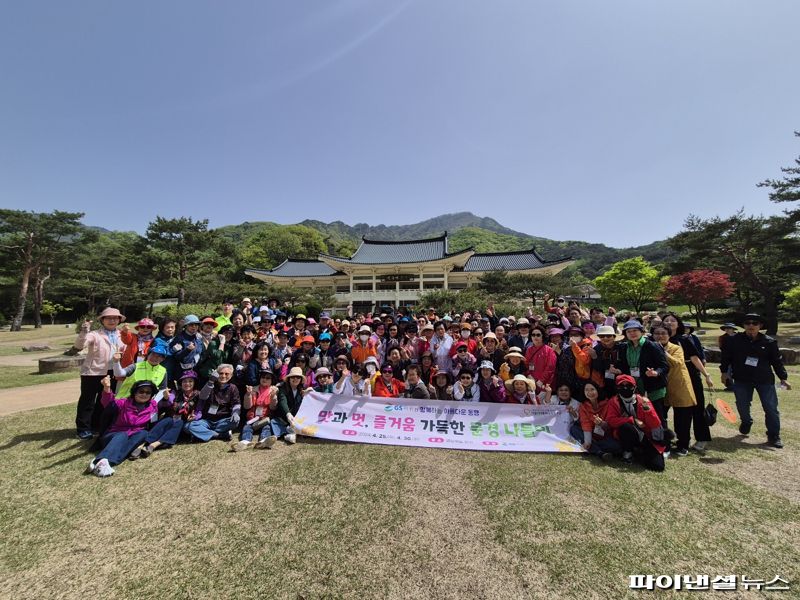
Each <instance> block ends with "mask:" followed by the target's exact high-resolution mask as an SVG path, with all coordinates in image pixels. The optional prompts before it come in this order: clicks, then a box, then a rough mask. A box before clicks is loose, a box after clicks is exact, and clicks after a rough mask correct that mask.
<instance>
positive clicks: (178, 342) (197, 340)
mask: <svg viewBox="0 0 800 600" xmlns="http://www.w3.org/2000/svg"><path fill="white" fill-rule="evenodd" d="M199 330H200V319H199V318H197V315H192V314H189V315H186V316H185V317H184V318H183V326H182V327H181V331H180V333H178V334H177V335H176V336H175V337H174V338H173V340H172V345H171V346H170V348H169V349H170V352H172V355H173V356H174V357H175V362H177V363H178V365H179V366H180V368H181V370H182V371H190V370H191V371H194V370H195V369H196V368H197V365H198V363H199V362H200V357H201V356H202V354H203V339H202V337H201V336H200V333H199Z"/></svg>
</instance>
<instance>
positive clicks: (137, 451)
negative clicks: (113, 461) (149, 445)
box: [128, 446, 144, 460]
mask: <svg viewBox="0 0 800 600" xmlns="http://www.w3.org/2000/svg"><path fill="white" fill-rule="evenodd" d="M143 447H144V446H138V447H136V448H134V450H133V452H131V454H130V456H128V460H136V459H138V458H139V457H140V456H141V455H142V448H143Z"/></svg>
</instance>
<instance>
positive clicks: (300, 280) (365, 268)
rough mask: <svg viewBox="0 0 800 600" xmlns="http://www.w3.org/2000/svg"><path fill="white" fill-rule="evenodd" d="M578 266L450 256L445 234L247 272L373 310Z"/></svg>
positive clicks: (531, 255)
mask: <svg viewBox="0 0 800 600" xmlns="http://www.w3.org/2000/svg"><path fill="white" fill-rule="evenodd" d="M573 262H574V261H573V260H572V258H571V257H570V258H561V259H558V260H552V261H548V260H545V259H544V258H542V257H541V256H539V254H538V253H537V252H536V250H535V249H534V248H531V249H530V250H520V251H517V252H492V253H481V254H479V253H476V252H475V251H474V250H473V249H472V248H467V249H466V250H461V251H460V252H453V253H450V252H448V249H447V232H445V233H444V235H442V236H440V237H435V238H429V239H423V240H408V241H401V242H397V241H382V240H368V239H366V238H362V241H361V245H360V246H359V247H358V249H357V250H356V251H355V253H354V254H353V255H352V256H350V257H344V256H332V255H330V254H320V255H319V256H318V257H317V259H315V260H302V259H295V258H287V259H286V260H285V261H283V262H282V263H281V264H279V265H278V266H277V267H275V268H274V269H268V270H264V269H245V273H247V274H248V275H250V276H252V277H255V278H256V279H260V280H262V281H265V282H267V283H268V284H270V285H275V286H296V287H323V286H325V287H330V288H332V289H333V293H334V295H335V298H336V306H337V308H348V307H351V306H352V310H353V312H368V311H371V310H373V309H374V308H375V307H376V306H393V307H400V306H413V305H415V304H416V303H417V299H418V298H419V297H420V296H421V295H422V294H423V293H425V292H428V291H430V290H441V289H445V290H462V289H465V288H467V287H469V286H471V285H474V284H476V283H477V282H478V280H479V278H480V277H481V275H483V274H484V273H486V272H487V271H499V270H505V271H508V272H509V273H515V274H516V273H530V274H551V275H552V274H555V273H558V272H559V271H561V270H562V269H564V268H566V267H568V266H569V265H571V264H572V263H573Z"/></svg>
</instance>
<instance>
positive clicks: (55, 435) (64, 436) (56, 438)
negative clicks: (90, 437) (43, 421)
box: [0, 427, 83, 454]
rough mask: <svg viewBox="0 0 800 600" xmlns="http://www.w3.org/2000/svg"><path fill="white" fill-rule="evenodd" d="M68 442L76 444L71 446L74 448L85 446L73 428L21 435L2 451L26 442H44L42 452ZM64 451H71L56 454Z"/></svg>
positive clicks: (7, 443)
mask: <svg viewBox="0 0 800 600" xmlns="http://www.w3.org/2000/svg"><path fill="white" fill-rule="evenodd" d="M66 440H71V441H74V442H75V444H74V445H73V446H71V447H72V448H75V447H78V446H82V445H83V442H82V441H81V440H77V439H75V428H74V427H73V428H71V429H54V430H50V431H36V432H33V433H21V434H19V435H15V436H14V437H13V438H11V439H10V440H8V441H7V442H6V443H5V444H3V445H2V446H0V450H7V449H8V448H13V447H14V446H17V445H19V444H22V443H24V442H44V444H42V445H41V448H42V450H46V449H48V448H52V447H53V446H55V445H56V444H58V443H60V442H63V441H66ZM64 450H69V447H68V448H66V449H62V450H58V451H57V452H56V454H58V453H60V452H64Z"/></svg>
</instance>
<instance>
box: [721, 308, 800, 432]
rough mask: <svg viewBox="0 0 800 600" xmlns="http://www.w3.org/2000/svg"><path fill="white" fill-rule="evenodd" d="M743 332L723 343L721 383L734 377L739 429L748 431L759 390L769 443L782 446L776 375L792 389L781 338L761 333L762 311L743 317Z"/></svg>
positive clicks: (762, 325)
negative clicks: (781, 351) (753, 404)
mask: <svg viewBox="0 0 800 600" xmlns="http://www.w3.org/2000/svg"><path fill="white" fill-rule="evenodd" d="M743 324H744V333H737V334H735V335H733V336H731V337H730V338H729V339H728V340H727V341H726V342H725V344H723V346H722V362H721V363H720V365H719V369H720V371H721V372H722V383H723V384H727V382H728V380H730V379H731V375H729V374H728V368H730V369H731V373H732V376H733V377H732V378H733V393H734V395H735V396H736V409H737V410H738V411H739V417H740V418H741V419H742V424H741V425H740V426H739V433H741V434H742V435H748V434H749V433H750V428H751V427H752V426H753V418H752V417H751V416H750V403H751V402H752V401H753V391H754V390H755V391H756V392H758V397H759V399H760V400H761V406H762V407H763V408H764V420H765V422H766V426H767V443H768V444H769V445H770V446H772V447H774V448H783V442H782V441H781V417H780V412H779V411H778V393H777V391H776V390H775V377H774V376H773V374H772V372H773V371H775V375H777V376H778V379H780V381H781V385H782V386H783V387H784V388H786V389H787V390H790V389H792V386H791V385H789V382H788V381H787V379H788V378H789V376H788V374H787V373H786V367H784V366H783V358H782V357H781V353H780V351H779V350H778V342H777V341H775V339H774V338H771V337H769V336H767V335H764V334H763V333H761V331H760V330H761V328H762V327H764V319H763V318H761V315H757V314H755V313H750V314H747V315H745V317H744V323H743Z"/></svg>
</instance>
